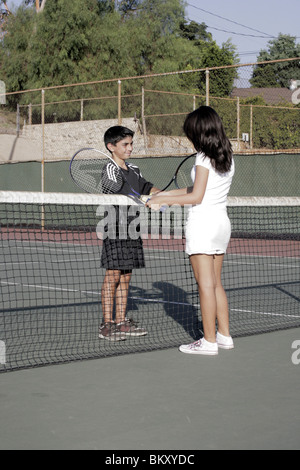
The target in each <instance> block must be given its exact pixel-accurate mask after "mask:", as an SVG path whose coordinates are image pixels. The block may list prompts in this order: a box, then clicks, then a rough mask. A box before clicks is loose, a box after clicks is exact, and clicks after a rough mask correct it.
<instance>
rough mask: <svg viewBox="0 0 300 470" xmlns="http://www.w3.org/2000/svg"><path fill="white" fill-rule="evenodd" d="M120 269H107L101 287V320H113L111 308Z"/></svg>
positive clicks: (105, 321)
mask: <svg viewBox="0 0 300 470" xmlns="http://www.w3.org/2000/svg"><path fill="white" fill-rule="evenodd" d="M120 277H121V271H119V270H117V269H107V270H106V273H105V277H104V281H103V284H102V289H101V299H102V313H103V322H104V323H109V322H113V309H114V300H115V295H116V290H117V287H118V285H119V282H120Z"/></svg>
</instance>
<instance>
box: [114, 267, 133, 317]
mask: <svg viewBox="0 0 300 470" xmlns="http://www.w3.org/2000/svg"><path fill="white" fill-rule="evenodd" d="M131 275H132V271H120V277H119V283H118V286H117V288H116V323H121V322H123V321H125V318H126V309H127V302H128V292H129V284H130V280H131Z"/></svg>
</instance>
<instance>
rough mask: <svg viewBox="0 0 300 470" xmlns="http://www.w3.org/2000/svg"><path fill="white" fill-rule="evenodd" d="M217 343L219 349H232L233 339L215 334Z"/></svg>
mask: <svg viewBox="0 0 300 470" xmlns="http://www.w3.org/2000/svg"><path fill="white" fill-rule="evenodd" d="M217 343H218V346H219V348H221V349H234V344H233V339H232V338H231V336H224V335H221V334H220V333H219V332H217Z"/></svg>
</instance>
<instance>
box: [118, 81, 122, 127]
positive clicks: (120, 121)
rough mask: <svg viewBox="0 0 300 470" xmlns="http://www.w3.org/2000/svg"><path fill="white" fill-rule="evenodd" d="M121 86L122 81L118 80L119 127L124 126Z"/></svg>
mask: <svg viewBox="0 0 300 470" xmlns="http://www.w3.org/2000/svg"><path fill="white" fill-rule="evenodd" d="M121 85H122V82H121V80H118V124H119V126H120V125H121V124H122V106H121V100H122V98H121V97H122V88H121Z"/></svg>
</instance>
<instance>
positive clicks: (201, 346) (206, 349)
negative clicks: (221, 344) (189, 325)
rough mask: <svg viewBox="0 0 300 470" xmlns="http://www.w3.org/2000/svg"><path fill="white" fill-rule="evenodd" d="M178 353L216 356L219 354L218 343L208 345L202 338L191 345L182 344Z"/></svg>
mask: <svg viewBox="0 0 300 470" xmlns="http://www.w3.org/2000/svg"><path fill="white" fill-rule="evenodd" d="M179 351H181V352H183V353H185V354H203V355H205V356H216V355H217V354H218V353H219V351H218V343H210V342H209V341H206V339H204V338H201V339H199V340H198V341H195V343H192V344H183V345H182V346H180V347H179Z"/></svg>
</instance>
